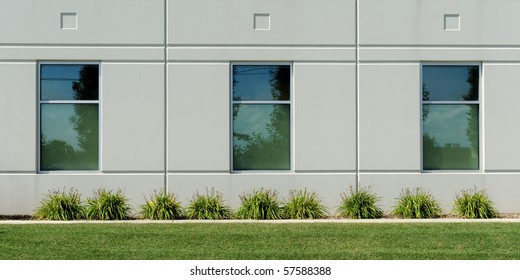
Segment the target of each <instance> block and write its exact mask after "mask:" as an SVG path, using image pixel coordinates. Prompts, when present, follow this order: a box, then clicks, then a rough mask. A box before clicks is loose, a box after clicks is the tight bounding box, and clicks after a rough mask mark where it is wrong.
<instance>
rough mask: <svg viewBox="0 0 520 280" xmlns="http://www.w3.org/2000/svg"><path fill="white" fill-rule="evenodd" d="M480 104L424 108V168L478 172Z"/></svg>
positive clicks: (425, 106)
mask: <svg viewBox="0 0 520 280" xmlns="http://www.w3.org/2000/svg"><path fill="white" fill-rule="evenodd" d="M478 110H479V109H478V105H437V104H436V105H423V112H424V114H423V169H424V170H477V169H479V131H478V130H479V117H478V116H479V112H478Z"/></svg>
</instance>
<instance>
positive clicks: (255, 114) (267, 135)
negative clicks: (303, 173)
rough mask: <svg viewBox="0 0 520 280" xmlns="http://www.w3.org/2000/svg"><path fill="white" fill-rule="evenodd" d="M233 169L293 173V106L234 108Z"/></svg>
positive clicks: (247, 106) (240, 106) (239, 106)
mask: <svg viewBox="0 0 520 280" xmlns="http://www.w3.org/2000/svg"><path fill="white" fill-rule="evenodd" d="M233 112H234V114H233V169H234V170H289V169H290V168H291V165H290V162H291V160H290V157H291V153H290V115H291V112H290V106H289V105H252V104H235V105H234V106H233Z"/></svg>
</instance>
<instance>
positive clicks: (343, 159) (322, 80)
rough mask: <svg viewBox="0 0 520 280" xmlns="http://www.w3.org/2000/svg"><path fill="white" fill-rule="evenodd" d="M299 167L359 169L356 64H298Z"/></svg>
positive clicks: (308, 168) (296, 135)
mask: <svg viewBox="0 0 520 280" xmlns="http://www.w3.org/2000/svg"><path fill="white" fill-rule="evenodd" d="M294 83H295V85H294V88H295V90H294V100H293V104H294V105H293V108H294V114H293V115H294V116H295V120H294V122H293V124H294V132H295V134H294V141H293V142H294V143H295V147H294V151H295V170H296V171H297V172H298V171H343V172H344V171H347V170H348V171H353V170H355V169H356V91H355V66H354V65H352V64H350V65H349V64H299V63H295V64H294Z"/></svg>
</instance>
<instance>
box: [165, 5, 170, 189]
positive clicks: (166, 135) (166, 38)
mask: <svg viewBox="0 0 520 280" xmlns="http://www.w3.org/2000/svg"><path fill="white" fill-rule="evenodd" d="M168 140H169V139H168V0H164V190H165V191H166V192H169V191H170V190H169V186H168V183H169V182H168Z"/></svg>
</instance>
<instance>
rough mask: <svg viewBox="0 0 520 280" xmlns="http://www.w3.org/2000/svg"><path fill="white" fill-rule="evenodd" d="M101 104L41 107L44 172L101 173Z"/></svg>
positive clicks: (41, 163) (43, 105) (42, 164)
mask: <svg viewBox="0 0 520 280" xmlns="http://www.w3.org/2000/svg"><path fill="white" fill-rule="evenodd" d="M98 119H99V117H98V105H97V104H41V123H40V125H41V141H40V170H42V171H53V170H98V169H99V164H98V161H99V160H98V158H99V145H98V143H99V120H98Z"/></svg>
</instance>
